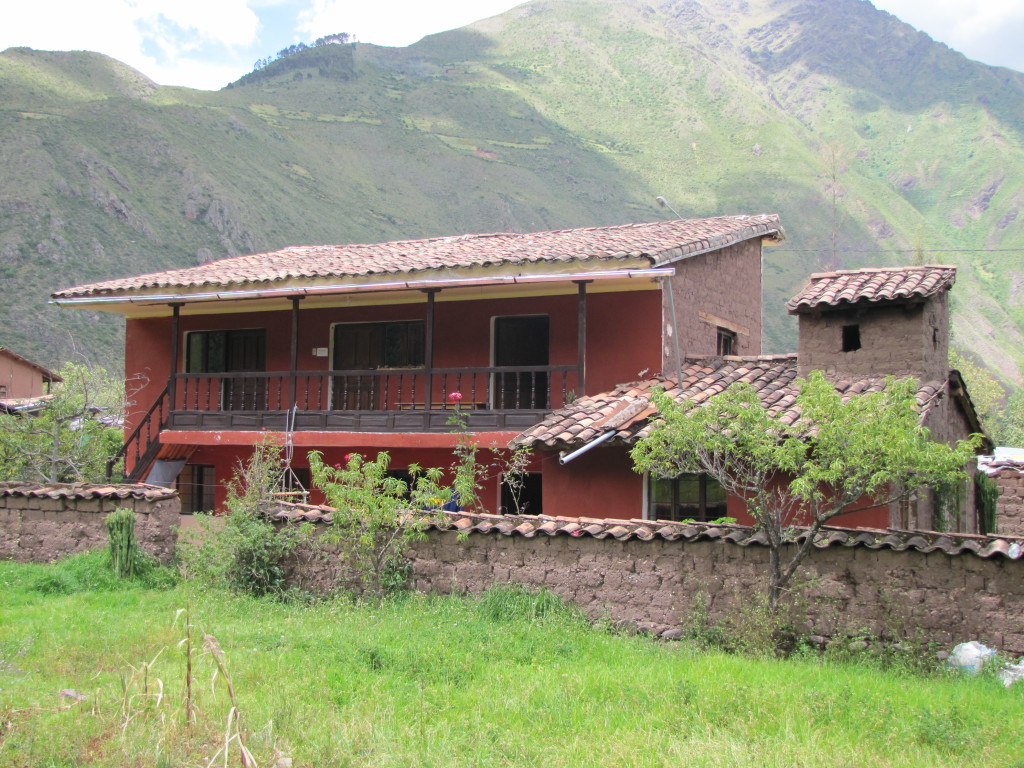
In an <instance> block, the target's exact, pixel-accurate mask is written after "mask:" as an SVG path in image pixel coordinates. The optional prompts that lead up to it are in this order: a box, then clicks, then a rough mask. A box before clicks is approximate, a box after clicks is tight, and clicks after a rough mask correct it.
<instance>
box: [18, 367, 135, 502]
mask: <svg viewBox="0 0 1024 768" xmlns="http://www.w3.org/2000/svg"><path fill="white" fill-rule="evenodd" d="M60 375H61V377H62V378H63V379H64V381H63V382H62V383H58V384H55V385H54V388H53V393H52V396H51V397H50V399H48V400H47V401H46V403H45V404H44V405H43V406H42V408H41V409H40V410H39V411H38V412H37V413H35V415H30V414H28V413H19V414H4V415H0V477H2V478H3V479H6V480H24V481H26V482H40V483H68V482H103V480H104V479H105V473H106V462H107V459H108V458H110V457H111V456H113V455H114V454H115V453H116V452H117V451H118V449H119V448H120V447H121V441H122V439H123V432H122V430H121V423H122V420H123V418H124V413H125V410H126V397H125V382H124V381H123V380H122V379H119V378H117V377H115V376H113V375H111V374H110V373H108V372H107V371H105V370H103V369H102V368H92V367H90V366H88V365H85V364H82V363H67V364H66V365H65V366H64V367H63V368H61V369H60Z"/></svg>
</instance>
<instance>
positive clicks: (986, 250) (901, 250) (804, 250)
mask: <svg viewBox="0 0 1024 768" xmlns="http://www.w3.org/2000/svg"><path fill="white" fill-rule="evenodd" d="M827 250H829V248H828V247H824V248H776V247H773V248H771V250H769V251H767V252H768V253H774V252H785V253H821V252H822V251H827ZM919 251H923V252H925V253H1024V248H892V249H889V250H873V249H869V248H843V249H841V250H839V251H837V252H836V255H839V256H841V255H842V254H844V253H918V252H919Z"/></svg>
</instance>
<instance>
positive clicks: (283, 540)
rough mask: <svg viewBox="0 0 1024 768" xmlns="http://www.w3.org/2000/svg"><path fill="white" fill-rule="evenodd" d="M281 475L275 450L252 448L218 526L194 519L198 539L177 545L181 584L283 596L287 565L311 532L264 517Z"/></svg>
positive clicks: (213, 521) (208, 520) (211, 520)
mask: <svg viewBox="0 0 1024 768" xmlns="http://www.w3.org/2000/svg"><path fill="white" fill-rule="evenodd" d="M283 471H284V470H283V467H282V464H281V462H280V449H279V448H278V447H277V446H274V445H270V444H262V445H258V446H256V449H255V450H254V451H253V454H252V456H251V457H250V458H249V460H248V461H247V462H245V463H244V464H243V465H241V466H240V467H239V468H238V470H237V472H236V474H235V477H234V479H233V481H232V482H231V484H230V486H229V487H228V498H227V509H228V514H227V515H226V516H225V517H224V518H223V525H221V524H220V522H221V520H220V519H214V518H212V517H209V516H204V515H199V516H197V519H198V520H199V523H200V529H201V531H200V533H198V534H193V535H192V536H190V537H187V538H185V539H184V540H183V541H182V542H180V543H179V545H178V562H179V565H180V567H181V572H182V575H183V576H184V577H185V578H186V579H188V580H191V581H196V582H198V583H201V584H204V585H206V586H211V587H215V588H226V589H229V590H231V591H233V592H239V593H245V594H250V595H255V596H264V595H275V596H278V597H281V596H284V595H285V594H287V593H288V591H289V590H288V584H287V568H286V565H287V562H288V559H289V558H290V557H291V556H292V555H293V554H294V553H295V551H296V549H297V548H298V547H299V546H300V545H301V544H303V543H305V542H308V541H309V539H310V537H311V535H312V531H311V527H310V526H309V525H308V524H305V525H302V526H284V527H280V528H279V527H278V526H276V525H274V523H273V522H271V521H270V519H269V517H268V516H267V512H268V511H269V510H270V509H271V507H272V504H273V501H274V493H275V492H276V491H277V490H278V489H279V488H280V485H281V477H282V474H283Z"/></svg>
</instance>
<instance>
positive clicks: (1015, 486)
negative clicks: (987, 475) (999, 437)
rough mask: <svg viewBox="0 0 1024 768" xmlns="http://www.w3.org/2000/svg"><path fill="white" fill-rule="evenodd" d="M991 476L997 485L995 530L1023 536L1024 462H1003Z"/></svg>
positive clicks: (1001, 534) (1003, 534) (1008, 534)
mask: <svg viewBox="0 0 1024 768" xmlns="http://www.w3.org/2000/svg"><path fill="white" fill-rule="evenodd" d="M991 477H992V479H993V480H995V481H996V485H998V486H999V501H998V502H997V506H996V530H997V532H998V533H999V535H1000V536H1024V464H1022V463H1020V462H1005V463H1003V465H1002V466H1000V467H998V468H995V471H993V472H992V474H991Z"/></svg>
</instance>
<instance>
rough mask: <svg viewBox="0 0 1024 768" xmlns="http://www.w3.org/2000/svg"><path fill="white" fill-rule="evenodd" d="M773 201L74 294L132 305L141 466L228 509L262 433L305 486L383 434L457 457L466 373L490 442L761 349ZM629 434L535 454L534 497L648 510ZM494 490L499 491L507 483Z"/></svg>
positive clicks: (410, 458) (370, 448)
mask: <svg viewBox="0 0 1024 768" xmlns="http://www.w3.org/2000/svg"><path fill="white" fill-rule="evenodd" d="M783 238H784V234H783V231H782V228H781V226H780V224H779V220H778V217H777V216H774V215H757V216H724V217H717V218H707V219H690V220H678V221H666V222H656V223H650V224H633V225H626V226H617V227H599V228H589V229H574V230H561V231H554V232H537V233H529V234H490V235H462V236H458V237H442V238H432V239H427V240H412V241H404V242H391V243H379V244H358V245H344V246H309V247H292V248H285V249H283V250H280V251H274V252H272V253H262V254H255V255H251V256H239V257H235V258H230V259H224V260H220V261H216V262H212V263H209V264H205V265H202V266H198V267H192V268H189V269H180V270H171V271H167V272H160V273H155V274H149V275H142V276H138V277H131V278H126V279H120V280H109V281H106V282H101V283H94V284H91V285H84V286H79V287H77V288H71V289H68V290H63V291H58V292H57V293H55V294H53V300H54V301H55V302H56V303H58V304H63V305H67V306H82V307H87V308H90V309H97V310H103V311H109V312H116V313H120V314H123V315H124V316H125V318H126V322H127V330H126V352H125V374H126V376H128V377H136V376H144V377H147V378H148V382H149V384H148V386H146V387H145V388H144V389H143V390H142V391H141V392H140V393H139V394H138V395H137V401H136V405H135V407H134V408H133V409H132V411H131V413H130V415H129V417H128V420H127V429H126V435H127V438H126V443H125V448H124V456H125V463H126V470H127V474H128V476H129V478H130V479H133V480H140V479H149V480H151V481H162V482H165V483H170V482H174V481H176V482H177V485H178V488H179V490H181V492H182V501H183V507H184V509H185V510H186V511H188V510H201V509H211V508H214V507H219V506H220V505H221V504H222V503H223V500H224V484H225V482H226V481H227V480H228V479H230V477H231V475H232V473H233V471H234V468H235V466H236V465H237V463H238V462H239V461H240V460H241V459H244V458H245V457H246V456H248V455H249V453H250V452H251V451H252V446H253V445H254V443H256V442H257V441H260V440H263V439H265V438H266V436H267V435H273V436H276V438H277V439H278V440H280V441H281V442H282V443H283V444H284V445H286V448H287V450H288V452H289V453H290V454H291V455H292V456H293V459H292V467H293V468H294V469H295V470H296V475H297V478H298V480H299V482H300V483H302V482H303V481H304V480H305V478H304V470H307V469H308V464H307V462H306V454H307V453H308V451H309V450H313V449H317V450H320V451H323V452H324V454H325V457H326V459H327V460H328V461H329V462H332V463H333V462H336V461H341V457H342V456H343V455H344V454H346V453H350V452H353V451H359V452H365V453H373V452H375V451H377V450H387V451H389V452H390V453H391V456H392V466H393V467H394V468H396V469H401V468H403V467H407V466H408V465H409V464H411V463H419V464H421V465H425V466H430V465H433V466H445V465H447V464H449V463H450V461H451V448H452V446H453V444H454V442H455V439H456V436H455V435H453V434H451V433H450V427H449V425H448V419H449V417H450V415H451V413H450V411H451V408H452V407H453V403H452V401H451V400H450V398H449V396H450V395H451V394H452V393H453V392H459V393H460V395H461V397H462V400H461V403H460V407H461V408H462V410H463V411H465V412H466V414H467V419H468V425H469V429H470V430H471V431H472V432H474V433H475V434H476V435H477V436H478V440H479V442H480V444H481V445H483V446H490V445H497V446H505V445H507V444H508V443H509V441H511V440H512V439H513V438H515V437H516V436H517V435H519V434H520V433H522V432H524V431H525V430H529V429H530V428H531V427H533V426H535V425H537V424H538V423H540V422H542V421H543V420H544V419H545V418H546V417H548V415H549V414H551V413H552V412H555V411H558V409H561V408H563V407H564V406H567V405H570V406H571V405H572V404H574V403H577V402H580V401H581V400H583V399H584V398H586V397H587V396H589V395H594V394H596V393H601V392H606V391H608V390H611V389H612V388H613V387H615V385H616V384H617V383H618V382H622V381H631V380H635V379H637V378H642V377H644V376H647V375H648V374H654V373H657V372H659V371H666V372H671V371H676V370H678V369H680V368H682V367H683V365H684V360H685V359H686V358H688V357H690V356H693V355H725V356H735V355H756V354H758V353H759V352H760V351H761V246H762V244H763V243H776V242H780V241H781V240H782V239H783ZM624 452H625V448H624V447H623V446H619V447H617V448H616V447H610V448H607V450H604V451H600V452H598V451H594V452H592V453H591V455H590V456H589V458H588V459H587V460H586V461H585V462H579V463H573V464H570V465H566V466H565V467H563V466H561V465H560V464H559V461H558V457H557V456H555V455H554V454H552V453H550V452H548V453H544V452H539V453H538V454H537V456H536V458H535V460H534V462H533V464H532V466H531V467H530V475H529V478H528V482H527V487H526V496H527V499H526V500H527V501H528V502H529V503H530V507H529V511H531V512H535V513H539V512H541V511H542V510H543V511H547V512H549V513H558V514H599V515H601V516H619V517H627V518H630V517H638V516H640V514H641V513H642V504H643V502H642V498H643V494H644V490H643V489H644V480H643V478H641V477H639V476H638V475H636V474H634V473H633V472H632V470H631V469H630V464H629V462H628V461H626V460H625V458H624V455H623V454H624ZM484 501H485V504H486V506H487V507H488V509H490V510H492V511H499V510H500V509H501V507H502V493H501V489H500V488H499V486H498V483H497V481H495V480H492V481H490V482H489V484H488V486H487V487H486V488H485V491H484Z"/></svg>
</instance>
